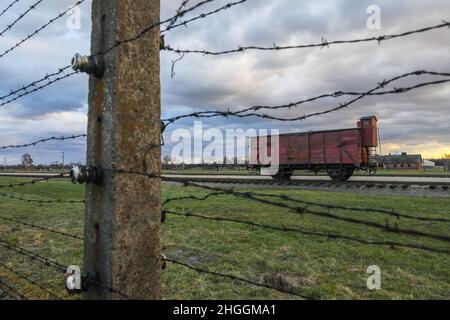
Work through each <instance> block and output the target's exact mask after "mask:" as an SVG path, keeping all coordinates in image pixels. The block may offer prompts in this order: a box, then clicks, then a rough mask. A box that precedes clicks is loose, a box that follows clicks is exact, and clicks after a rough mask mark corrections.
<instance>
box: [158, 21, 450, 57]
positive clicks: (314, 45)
mask: <svg viewBox="0 0 450 320" xmlns="http://www.w3.org/2000/svg"><path fill="white" fill-rule="evenodd" d="M448 27H450V22H447V21H442V23H440V24H438V25H433V26H429V27H424V28H420V29H415V30H410V31H406V32H402V33H397V34H390V35H381V36H377V37H368V38H360V39H353V40H335V41H327V40H326V39H325V38H323V37H322V41H321V42H320V43H312V44H302V45H288V46H279V45H277V44H275V43H274V44H273V45H272V46H270V47H260V46H239V47H238V48H236V49H229V50H222V51H208V50H195V49H194V50H191V49H179V48H177V49H175V48H173V47H171V46H170V45H166V46H165V47H164V48H163V50H166V51H172V52H175V53H178V54H182V53H184V54H190V53H194V54H202V55H213V56H219V55H225V54H231V53H242V52H245V51H249V50H260V51H280V50H290V49H305V48H321V49H323V48H328V47H330V46H331V45H339V44H355V43H362V42H378V44H381V43H382V42H383V41H388V40H392V39H397V38H401V37H406V36H410V35H413V34H419V33H424V32H428V31H432V30H437V29H442V28H448Z"/></svg>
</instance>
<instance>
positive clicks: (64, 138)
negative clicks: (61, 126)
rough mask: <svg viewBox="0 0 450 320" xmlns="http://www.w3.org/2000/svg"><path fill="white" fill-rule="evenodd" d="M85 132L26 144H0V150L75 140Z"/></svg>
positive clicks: (82, 136) (84, 136)
mask: <svg viewBox="0 0 450 320" xmlns="http://www.w3.org/2000/svg"><path fill="white" fill-rule="evenodd" d="M86 137H87V134H85V133H83V134H78V135H71V136H61V137H56V136H54V137H50V138H45V139H40V140H37V141H34V142H30V143H26V144H17V145H9V146H0V150H4V149H18V148H27V147H34V146H36V145H37V144H40V143H45V142H49V141H66V140H75V139H78V138H86Z"/></svg>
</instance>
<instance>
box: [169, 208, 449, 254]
mask: <svg viewBox="0 0 450 320" xmlns="http://www.w3.org/2000/svg"><path fill="white" fill-rule="evenodd" d="M163 214H166V215H167V214H172V215H176V216H182V217H187V218H190V217H193V218H198V219H203V220H210V221H216V222H230V223H236V224H240V225H246V226H250V227H257V228H262V229H269V230H275V231H281V232H293V233H299V234H303V235H310V236H319V237H325V238H327V239H340V240H346V241H352V242H357V243H359V244H364V245H377V246H388V247H390V248H391V249H395V248H397V247H404V248H408V249H419V250H424V251H429V252H433V253H446V254H450V250H445V249H439V248H432V247H428V246H423V245H418V244H413V243H402V242H396V241H376V240H365V239H361V238H356V237H352V236H348V235H341V234H337V233H324V232H317V231H308V230H304V229H299V228H292V227H286V226H273V225H268V224H262V223H258V222H254V221H248V220H245V221H244V220H240V219H233V218H229V217H217V216H208V215H204V214H198V213H192V212H178V211H173V210H167V209H164V210H163Z"/></svg>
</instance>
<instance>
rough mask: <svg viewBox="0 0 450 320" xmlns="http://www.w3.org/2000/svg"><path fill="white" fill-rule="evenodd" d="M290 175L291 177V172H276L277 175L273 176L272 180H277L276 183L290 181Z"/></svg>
mask: <svg viewBox="0 0 450 320" xmlns="http://www.w3.org/2000/svg"><path fill="white" fill-rule="evenodd" d="M292 175H293V172H288V171H284V170H278V172H277V174H275V175H273V176H272V178H273V179H274V180H278V181H283V180H290V179H291V177H292Z"/></svg>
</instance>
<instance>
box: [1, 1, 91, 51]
mask: <svg viewBox="0 0 450 320" xmlns="http://www.w3.org/2000/svg"><path fill="white" fill-rule="evenodd" d="M85 1H86V0H78V1H77V2H76V3H75V4H73V5H72V6H70V7H69V8H68V9H66V10H64V11H62V12H61V13H59V14H58V15H57V16H55V17H54V18H51V19H50V20H48V22H47V23H45V24H43V25H42V26H40V27H39V28H37V29H36V30H34V31H33V32H32V33H30V34H28V35H27V36H26V37H25V38H22V39H21V40H20V41H19V42H17V43H16V44H15V45H13V46H12V47H10V48H9V49H7V50H5V51H4V52H3V53H1V54H0V59H1V58H3V57H4V56H6V55H7V54H9V53H10V52H12V51H13V50H15V49H17V48H18V47H20V46H21V45H22V44H24V43H25V42H27V41H28V40H30V39H31V38H33V37H34V36H36V35H37V34H38V33H40V32H41V31H42V30H44V29H46V28H47V27H48V26H49V25H51V24H52V23H54V22H55V21H57V20H59V19H61V18H62V17H64V16H65V15H66V14H67V13H68V12H70V11H72V10H73V9H74V8H75V7H77V6H79V5H81V4H82V3H83V2H85Z"/></svg>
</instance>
